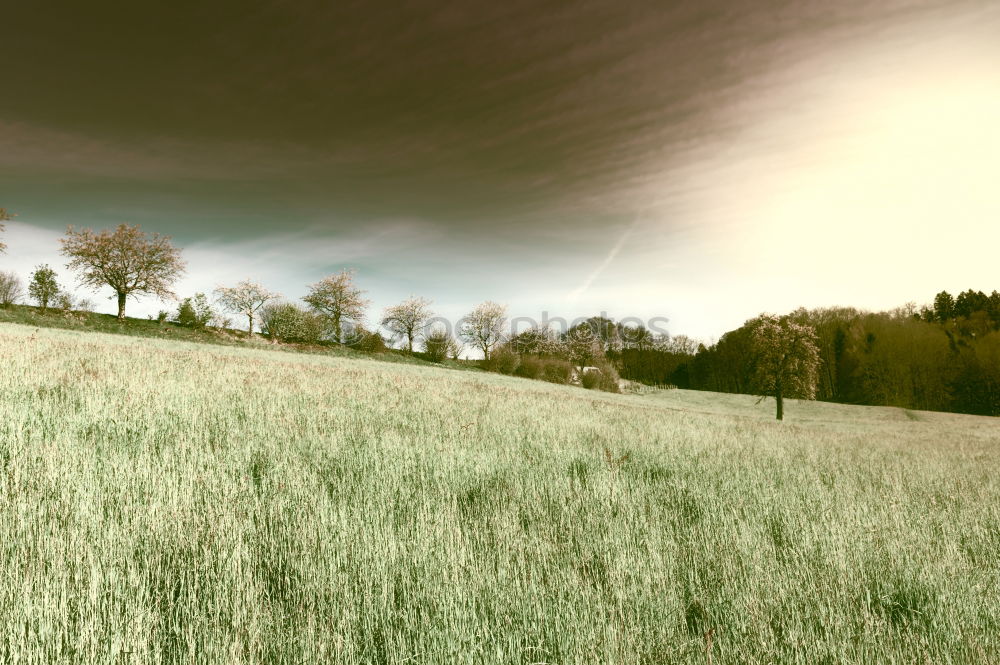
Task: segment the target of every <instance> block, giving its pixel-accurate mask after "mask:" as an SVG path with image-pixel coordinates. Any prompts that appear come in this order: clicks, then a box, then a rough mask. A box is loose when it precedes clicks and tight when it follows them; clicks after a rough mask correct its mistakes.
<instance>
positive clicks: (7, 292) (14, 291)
mask: <svg viewBox="0 0 1000 665" xmlns="http://www.w3.org/2000/svg"><path fill="white" fill-rule="evenodd" d="M23 295H24V284H23V283H22V282H21V278H20V277H18V276H17V273H13V272H0V307H10V306H11V305H13V304H14V303H16V302H17V301H18V300H20V299H21V296H23Z"/></svg>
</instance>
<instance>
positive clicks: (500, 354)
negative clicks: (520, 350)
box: [483, 347, 521, 374]
mask: <svg viewBox="0 0 1000 665" xmlns="http://www.w3.org/2000/svg"><path fill="white" fill-rule="evenodd" d="M520 364H521V356H519V355H517V354H516V353H514V352H513V351H511V350H510V349H508V348H506V347H501V348H498V349H495V350H494V351H493V354H492V355H491V356H490V359H489V360H487V361H485V362H484V363H483V367H485V368H486V369H487V370H489V371H491V372H499V373H500V374H513V373H514V372H516V371H517V368H518V366H519V365H520Z"/></svg>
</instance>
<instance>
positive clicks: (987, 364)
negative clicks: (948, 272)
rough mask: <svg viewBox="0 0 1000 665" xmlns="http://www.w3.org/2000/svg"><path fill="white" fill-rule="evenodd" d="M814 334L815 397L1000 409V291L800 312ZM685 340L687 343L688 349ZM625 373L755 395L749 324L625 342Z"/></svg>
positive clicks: (617, 354)
mask: <svg viewBox="0 0 1000 665" xmlns="http://www.w3.org/2000/svg"><path fill="white" fill-rule="evenodd" d="M789 316H790V318H791V319H792V320H794V321H796V322H798V323H801V324H803V325H808V326H810V327H812V328H813V329H814V330H815V331H816V336H817V340H818V345H817V346H818V349H819V355H820V366H819V376H818V382H817V386H816V398H817V399H820V400H824V401H828V402H839V403H843V404H867V405H874V406H895V407H900V408H904V409H920V410H929V411H952V412H957V413H970V414H978V415H991V416H997V415H1000V293H998V292H997V291H995V290H994V291H993V292H992V293H991V294H990V295H986V294H985V293H983V292H982V291H975V290H972V289H969V290H967V291H964V292H962V293H960V294H959V295H958V296H957V297H956V296H952V295H951V294H950V293H948V292H947V291H942V292H940V293H938V294H937V296H936V297H935V298H934V302H933V304H932V305H930V306H925V307H922V308H919V309H918V308H917V307H916V306H915V305H912V304H910V305H907V306H904V307H900V308H897V309H895V310H892V311H889V312H875V313H873V312H865V311H861V310H858V309H854V308H850V307H832V308H824V309H799V310H796V311H795V312H792V313H791V314H790V315H789ZM685 346H686V347H687V348H685ZM609 356H612V357H613V358H614V361H615V364H616V365H618V366H619V367H620V369H621V373H622V376H623V377H624V378H629V379H632V380H635V381H640V382H643V383H650V384H657V383H666V384H673V385H676V386H677V387H682V388H691V389H696V390H712V391H718V392H726V393H754V392H755V389H754V386H753V377H754V375H755V367H754V363H755V354H754V353H753V352H752V339H751V334H750V330H749V329H748V327H747V326H742V327H740V328H738V329H736V330H732V331H729V332H727V333H726V334H724V335H722V337H721V338H720V339H719V340H718V341H717V342H716V343H714V344H711V345H709V346H706V345H704V344H699V345H698V347H697V349H693V350H692V349H691V348H690V345H689V344H688V345H685V344H680V345H679V344H676V343H675V344H672V345H671V344H646V345H644V344H638V345H636V344H627V343H626V344H623V345H622V348H621V350H618V351H611V352H609Z"/></svg>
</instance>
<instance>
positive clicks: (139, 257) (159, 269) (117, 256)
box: [60, 224, 185, 321]
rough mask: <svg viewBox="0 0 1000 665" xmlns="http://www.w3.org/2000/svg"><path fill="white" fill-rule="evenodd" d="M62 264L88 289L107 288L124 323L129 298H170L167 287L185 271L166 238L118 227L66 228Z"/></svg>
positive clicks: (177, 253) (178, 255) (169, 291)
mask: <svg viewBox="0 0 1000 665" xmlns="http://www.w3.org/2000/svg"><path fill="white" fill-rule="evenodd" d="M60 242H61V243H62V254H63V255H64V256H67V257H69V259H70V261H69V263H67V264H66V267H67V268H70V269H72V270H74V271H76V272H77V274H78V276H79V280H80V283H81V284H82V285H83V286H87V287H90V288H92V289H95V290H96V289H100V288H102V287H105V286H109V287H111V288H112V289H113V290H114V292H115V294H116V295H117V296H118V319H119V320H122V321H124V320H125V301H126V299H127V298H128V297H129V296H132V297H136V296H139V295H144V294H145V295H154V296H157V297H160V298H173V297H174V294H173V292H172V291H171V290H170V287H171V286H172V285H173V283H174V282H176V281H177V280H178V279H179V278H180V277H181V276H182V275H183V274H184V270H185V266H184V262H183V261H182V260H181V251H180V250H179V249H177V248H176V247H174V246H173V245H172V244H171V243H170V238H169V237H167V236H161V235H159V234H157V233H154V234H152V235H151V236H150V235H147V234H146V233H144V232H143V231H142V230H141V229H140V228H139V226H138V225H137V226H128V225H127V224H120V225H119V226H118V227H117V228H116V229H115V230H114V231H110V230H107V229H105V230H103V231H100V232H94V231H92V230H91V229H80V230H79V231H78V230H76V229H74V228H73V227H72V226H70V227H69V228H68V229H67V230H66V235H65V237H63V238H62V239H61V241H60Z"/></svg>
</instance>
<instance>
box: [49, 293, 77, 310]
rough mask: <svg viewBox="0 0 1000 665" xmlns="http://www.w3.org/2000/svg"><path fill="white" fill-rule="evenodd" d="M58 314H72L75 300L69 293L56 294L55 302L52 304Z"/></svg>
mask: <svg viewBox="0 0 1000 665" xmlns="http://www.w3.org/2000/svg"><path fill="white" fill-rule="evenodd" d="M52 306H53V307H55V308H56V309H57V310H59V311H60V312H64V313H65V312H72V311H73V308H74V307H75V306H76V298H74V297H73V294H72V293H70V292H69V291H60V292H59V293H57V294H56V297H55V301H54V302H53V303H52Z"/></svg>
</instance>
